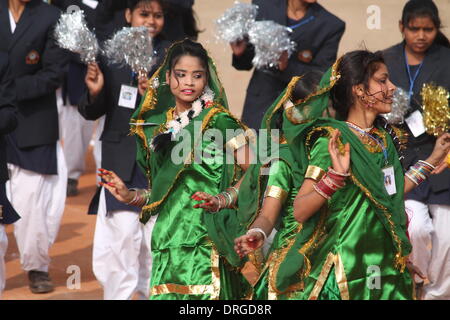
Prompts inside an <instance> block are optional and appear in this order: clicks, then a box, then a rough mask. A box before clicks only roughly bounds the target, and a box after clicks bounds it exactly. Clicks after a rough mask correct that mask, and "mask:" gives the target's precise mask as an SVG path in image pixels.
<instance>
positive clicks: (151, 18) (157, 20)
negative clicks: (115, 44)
mask: <svg viewBox="0 0 450 320" xmlns="http://www.w3.org/2000/svg"><path fill="white" fill-rule="evenodd" d="M125 18H126V20H127V22H128V23H129V24H130V25H131V26H132V27H146V28H147V29H148V33H149V34H150V36H151V37H152V38H153V37H155V36H157V35H158V34H160V33H161V31H162V29H163V27H164V12H163V9H162V8H161V5H160V4H159V2H158V1H151V2H147V1H141V2H140V3H138V5H137V6H136V8H134V9H133V11H131V10H130V9H127V10H126V11H125Z"/></svg>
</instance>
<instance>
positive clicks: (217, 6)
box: [3, 0, 450, 300]
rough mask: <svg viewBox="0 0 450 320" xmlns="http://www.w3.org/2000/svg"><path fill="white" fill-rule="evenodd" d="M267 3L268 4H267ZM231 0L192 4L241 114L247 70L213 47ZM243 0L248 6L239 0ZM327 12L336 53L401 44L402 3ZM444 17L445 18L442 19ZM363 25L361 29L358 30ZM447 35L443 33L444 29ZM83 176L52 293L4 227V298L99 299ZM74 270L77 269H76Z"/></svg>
mask: <svg viewBox="0 0 450 320" xmlns="http://www.w3.org/2000/svg"><path fill="white" fill-rule="evenodd" d="M267 1H270V0H267ZM233 2H234V1H233V0H220V1H218V0H197V1H196V6H195V10H196V11H197V13H198V16H199V19H200V28H201V29H204V30H205V31H204V32H203V33H202V34H201V36H200V41H201V42H202V43H203V44H204V45H205V46H206V47H207V48H208V50H209V51H210V53H211V54H212V56H213V57H214V58H215V61H216V64H217V66H218V70H219V75H220V76H221V79H222V82H223V84H224V86H225V88H226V91H227V94H228V100H229V104H230V106H231V110H232V112H234V113H235V114H236V115H238V116H239V115H240V114H241V108H242V104H243V100H244V96H245V88H246V87H247V83H248V80H249V78H250V75H251V74H250V72H239V71H236V70H234V69H233V68H232V67H231V55H230V49H229V47H228V46H227V45H224V44H222V43H218V42H217V41H216V40H215V38H214V36H213V30H214V28H213V21H214V19H217V18H218V17H219V16H220V14H221V13H222V12H223V11H224V10H225V9H226V8H228V7H230V6H231V5H232V3H233ZM242 2H249V1H248V0H247V1H242ZM319 2H320V3H321V4H322V5H324V6H325V7H326V8H327V9H329V10H330V11H332V12H334V13H335V14H336V15H338V16H339V17H340V18H341V19H343V20H345V21H347V31H346V34H345V35H344V37H343V40H342V43H341V47H340V50H339V51H340V53H343V52H345V51H348V50H352V49H356V48H361V47H363V46H365V47H367V48H369V49H371V50H376V49H383V48H386V47H388V46H390V45H393V44H395V43H397V42H399V41H400V39H401V37H400V34H399V32H398V29H397V21H398V20H399V18H400V15H401V8H402V6H403V4H404V3H405V0H339V1H332V0H321V1H319ZM437 4H438V6H439V8H440V10H441V18H442V20H443V25H444V26H447V25H450V18H449V17H450V0H437ZM370 5H378V6H379V8H380V9H381V11H380V13H381V16H380V17H381V25H380V26H381V29H380V30H369V29H368V28H367V27H366V19H367V17H368V14H367V8H368V7H369V6H370ZM444 17H445V18H444ZM361 26H362V27H361ZM444 32H445V33H446V34H447V35H448V34H449V32H448V29H444ZM87 163H88V168H87V173H86V174H85V175H84V176H83V177H82V178H81V180H80V191H81V193H80V195H79V196H77V197H75V198H69V199H68V200H67V206H66V210H65V212H64V218H63V221H62V226H61V229H60V232H59V235H58V238H57V241H56V243H55V245H54V246H53V247H52V249H51V252H50V253H51V257H52V264H51V268H50V274H51V276H52V277H53V280H54V283H55V286H56V290H55V291H54V292H53V293H50V294H44V295H34V294H32V293H30V291H29V290H28V287H27V283H28V282H27V278H26V274H25V273H23V272H22V271H21V269H20V263H19V257H18V251H17V246H16V243H15V239H14V236H13V233H12V231H13V227H12V226H9V227H8V228H7V232H8V238H9V248H8V252H7V256H6V268H7V282H6V289H5V291H4V294H3V298H4V299H7V300H17V299H72V300H74V299H101V298H102V290H101V288H100V286H99V284H98V282H97V281H96V280H95V277H94V275H93V273H92V271H91V270H92V267H91V256H92V239H93V234H94V228H95V216H88V215H86V214H85V212H86V208H87V205H88V203H89V201H90V199H91V197H92V195H93V193H94V190H95V172H94V171H95V169H94V165H93V159H92V156H91V154H90V153H89V154H88V156H87ZM73 266H78V267H79V268H80V270H81V288H79V289H69V288H68V287H67V281H68V279H69V277H70V276H71V274H68V273H67V270H68V268H69V271H70V268H73ZM75 268H76V267H75Z"/></svg>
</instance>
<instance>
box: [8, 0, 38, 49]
mask: <svg viewBox="0 0 450 320" xmlns="http://www.w3.org/2000/svg"><path fill="white" fill-rule="evenodd" d="M33 6H34V3H33V2H30V3H28V4H27V5H26V6H25V10H23V13H22V16H21V17H20V19H19V22H18V23H17V26H16V30H15V31H14V33H13V35H12V38H11V42H10V43H9V50H11V48H12V47H13V46H14V45H15V44H16V43H18V42H19V40H20V38H21V37H22V36H23V35H24V34H25V32H26V31H27V29H28V28H29V27H30V26H31V24H32V22H33V14H34V10H32V7H33Z"/></svg>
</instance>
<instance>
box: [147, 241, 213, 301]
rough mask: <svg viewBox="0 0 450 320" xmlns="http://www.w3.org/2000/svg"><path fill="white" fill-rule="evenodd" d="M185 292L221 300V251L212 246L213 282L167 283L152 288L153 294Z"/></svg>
mask: <svg viewBox="0 0 450 320" xmlns="http://www.w3.org/2000/svg"><path fill="white" fill-rule="evenodd" d="M172 293H174V294H185V295H202V294H209V295H210V296H211V300H219V297H220V269H219V253H218V252H217V250H216V248H214V247H212V248H211V284H206V285H201V284H200V285H179V284H174V283H166V284H160V285H157V286H154V287H152V288H151V295H152V296H154V295H160V294H172Z"/></svg>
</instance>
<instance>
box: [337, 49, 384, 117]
mask: <svg viewBox="0 0 450 320" xmlns="http://www.w3.org/2000/svg"><path fill="white" fill-rule="evenodd" d="M382 63H384V59H383V55H382V53H381V51H377V52H370V51H366V50H356V51H351V52H348V53H346V54H345V55H344V56H343V57H342V58H341V62H340V63H339V66H338V69H337V71H338V72H339V73H340V74H341V78H340V79H339V81H338V82H337V83H336V85H335V86H334V87H333V88H332V89H331V91H330V96H331V101H332V104H333V108H334V109H335V110H336V113H337V115H336V118H337V119H338V120H346V119H347V117H348V112H349V109H350V106H352V105H353V104H355V98H354V95H353V86H355V85H358V84H362V85H363V86H364V88H365V89H368V88H369V79H370V78H371V77H372V76H373V74H374V73H375V72H376V71H377V70H378V68H379V66H380V64H382Z"/></svg>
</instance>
